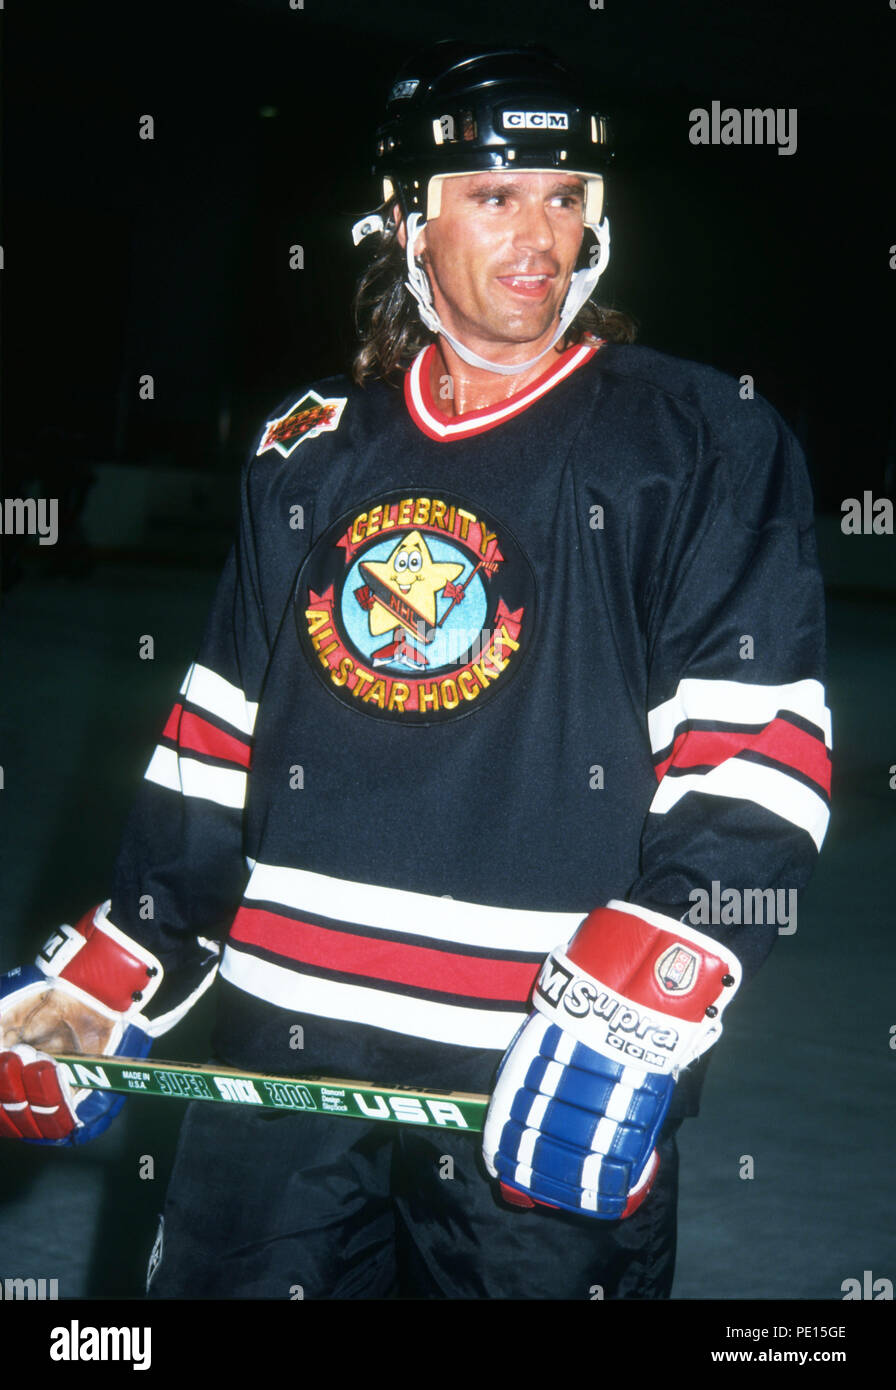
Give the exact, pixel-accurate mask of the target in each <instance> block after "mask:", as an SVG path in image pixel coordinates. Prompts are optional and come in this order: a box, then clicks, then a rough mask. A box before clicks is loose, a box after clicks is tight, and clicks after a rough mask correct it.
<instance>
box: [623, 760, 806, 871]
mask: <svg viewBox="0 0 896 1390" xmlns="http://www.w3.org/2000/svg"><path fill="white" fill-rule="evenodd" d="M688 792H705V793H706V795H707V796H731V797H735V798H737V799H738V800H740V801H753V802H755V803H756V805H757V806H763V807H764V808H765V809H766V810H767V811H772V812H774V814H775V815H776V816H781V817H782V818H783V819H784V820H789V821H790V823H791V824H792V825H798V826H799V827H800V829H801V830H805V831H806V832H807V833H808V834H809V835H811V836H812V839H813V840H814V841H815V844H816V846H817V848H818V849H821V845H822V841H823V840H824V837H825V832H826V830H827V828H828V821H829V819H830V814H831V813H830V811H829V810H828V807H827V805H826V804H825V802H824V801H823V799H822V798H821V797H820V796H819V795H818V793H817V792H814V791H812V789H811V788H810V787H806V786H804V785H803V783H802V782H797V781H796V779H795V778H793V777H791V776H790V775H789V774H788V773H786V772H779V771H778V769H777V768H773V767H765V766H764V765H763V764H762V763H753V762H748V761H747V760H746V759H743V758H729V759H728V761H727V762H724V763H721V764H720V766H719V767H714V768H713V769H712V771H711V772H693V773H690V774H688V775H686V776H683V777H664V778H663V780H662V781H661V782H660V784H659V786H658V788H657V791H656V796H655V797H654V798H653V801H652V802H651V804H650V810H651V811H652V812H653V814H654V815H659V816H662V815H665V813H666V812H667V811H670V810H671V809H672V807H673V806H675V805H676V804H677V803H678V802H679V801H680V800H681V798H682V797H683V796H686V795H687V793H688Z"/></svg>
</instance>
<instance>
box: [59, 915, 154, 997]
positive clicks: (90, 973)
mask: <svg viewBox="0 0 896 1390" xmlns="http://www.w3.org/2000/svg"><path fill="white" fill-rule="evenodd" d="M108 908H109V903H108V902H105V903H103V904H102V905H101V906H100V907H97V908H95V909H91V910H90V912H86V913H85V914H84V916H83V917H82V918H81V920H80V921H79V922H78V923H77V924H76V925H75V926H74V927H70V926H68V924H63V925H62V926H60V927H57V928H56V930H55V931H54V933H53V935H52V936H51V937H50V939H49V940H48V941H47V942H45V943H44V945H43V946H42V947H41V950H40V951H39V953H38V956H37V959H36V961H35V962H34V963H35V965H36V966H37V968H38V970H40V971H41V972H42V973H43V974H44V975H46V976H47V978H48V979H50V980H52V981H53V982H54V984H57V985H58V984H59V983H62V984H64V985H65V987H66V989H67V991H68V992H69V993H72V994H78V995H80V997H81V998H83V1000H84V1001H85V1003H88V1004H90V1005H91V1006H92V1007H94V1008H99V1009H100V1010H101V1011H102V1012H103V1013H108V1014H110V1015H111V1014H115V1015H119V1016H121V1017H122V1018H124V1019H127V1020H128V1021H137V1019H138V1015H139V1014H141V1013H142V1011H143V1009H144V1008H145V1006H146V1004H147V1003H148V1002H149V1000H150V999H151V998H152V997H153V995H154V994H155V992H156V990H157V989H158V988H159V985H160V984H161V983H162V976H163V973H164V972H163V970H162V966H161V964H160V962H159V961H158V960H157V959H156V957H155V956H154V955H153V954H152V952H150V951H147V950H146V948H145V947H143V946H141V945H140V944H139V942H136V941H134V940H133V939H132V938H131V937H129V936H126V935H125V933H124V932H123V931H120V930H119V929H118V927H116V926H115V925H114V923H112V922H110V920H109V918H108V916H107V915H106V914H107V911H108Z"/></svg>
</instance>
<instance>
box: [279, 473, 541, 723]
mask: <svg viewBox="0 0 896 1390" xmlns="http://www.w3.org/2000/svg"><path fill="white" fill-rule="evenodd" d="M294 612H295V620H296V628H297V630H298V634H299V641H300V643H301V645H302V650H303V651H304V653H305V655H306V656H307V658H308V660H309V662H310V663H311V667H312V670H314V671H315V672H316V673H317V675H318V676H319V677H320V679H321V680H322V681H323V682H324V684H325V685H326V687H327V689H328V690H330V691H331V692H332V694H334V695H335V696H336V697H337V698H338V699H339V700H341V701H342V703H343V704H346V705H350V706H351V707H352V708H354V709H358V710H361V711H363V713H364V714H369V715H371V716H373V717H374V718H377V719H391V720H396V721H399V722H401V723H406V724H407V723H410V724H431V723H435V722H438V721H441V720H444V719H456V718H458V717H460V716H462V715H465V714H470V713H472V711H473V710H475V709H481V708H482V706H483V704H485V703H486V702H487V701H489V700H490V699H492V697H493V696H495V695H496V694H499V693H500V691H502V690H504V689H506V687H507V686H508V684H509V683H510V681H511V680H512V679H513V677H514V675H515V674H516V672H517V670H518V668H519V666H520V663H521V662H522V659H523V655H524V652H525V650H526V647H527V646H528V644H529V641H530V639H531V634H532V628H533V623H534V620H535V579H534V576H533V573H532V569H531V566H530V565H529V562H528V560H527V559H526V557H525V555H524V554H523V552H522V550H521V549H520V548H519V546H518V545H517V543H516V541H515V540H514V539H513V537H512V536H511V535H510V533H509V531H508V530H507V529H506V527H504V526H502V525H501V524H500V522H498V521H496V520H495V518H494V517H492V516H489V515H488V514H487V513H485V512H483V511H482V509H481V508H478V507H475V506H473V505H471V504H469V503H467V502H465V501H463V500H462V499H461V498H459V497H456V496H454V495H453V494H448V493H443V494H441V495H440V496H437V497H433V496H424V495H423V494H422V493H421V492H419V491H416V490H413V489H409V490H407V491H403V492H389V493H384V494H382V495H380V496H378V497H375V498H373V499H372V500H371V501H368V502H365V503H363V504H362V505H361V506H359V507H358V508H356V509H355V510H354V511H352V512H349V513H347V514H346V515H345V516H343V517H342V518H341V519H340V520H339V521H337V522H336V523H335V524H334V525H333V526H331V527H330V529H329V530H328V531H327V532H326V533H325V534H324V535H323V536H322V537H321V538H320V539H319V540H318V542H317V543H316V545H315V546H314V547H313V549H312V550H311V553H310V554H309V556H308V558H307V559H306V561H305V563H304V565H303V566H302V569H301V570H300V572H299V577H298V581H297V584H296V593H295V603H294Z"/></svg>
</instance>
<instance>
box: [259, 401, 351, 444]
mask: <svg viewBox="0 0 896 1390" xmlns="http://www.w3.org/2000/svg"><path fill="white" fill-rule="evenodd" d="M347 400H348V397H347V396H332V397H330V398H329V399H328V400H325V399H324V397H323V396H319V395H318V394H317V392H316V391H306V392H305V394H304V396H302V397H301V399H300V400H297V401H296V402H295V403H294V404H293V405H291V406H290V407H289V409H288V410H287V412H286V414H285V415H280V416H278V418H277V419H276V420H267V421H266V422H265V432H264V436H263V438H262V441H261V443H260V444H259V446H258V449H257V450H256V454H255V457H256V458H257V457H258V455H259V454H265V453H267V452H268V450H269V449H276V450H277V452H278V454H282V455H283V457H284V458H289V456H290V454H291V453H292V451H293V449H295V448H297V447H298V445H299V444H301V443H302V441H303V440H305V439H313V438H314V436H315V435H317V434H323V433H324V431H325V430H335V429H336V427H337V426H338V424H339V421H340V418H341V416H342V412H343V410H344V409H345V405H346V401H347Z"/></svg>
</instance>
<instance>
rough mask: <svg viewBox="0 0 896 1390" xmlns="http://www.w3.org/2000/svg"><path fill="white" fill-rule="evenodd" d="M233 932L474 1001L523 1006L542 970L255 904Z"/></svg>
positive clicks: (279, 949)
mask: <svg viewBox="0 0 896 1390" xmlns="http://www.w3.org/2000/svg"><path fill="white" fill-rule="evenodd" d="M230 935H231V937H232V938H233V940H234V941H237V942H240V941H241V942H244V943H245V944H246V945H248V946H261V947H263V948H264V949H265V950H267V951H272V952H274V953H275V954H276V955H279V956H282V957H284V958H285V959H286V960H293V961H298V962H300V963H301V964H303V965H312V966H314V965H316V966H322V967H326V968H329V969H331V970H339V971H344V972H346V973H348V974H352V975H356V976H361V977H367V978H369V979H372V980H384V981H385V980H388V981H391V982H393V983H395V984H403V985H409V986H411V987H412V988H417V989H426V990H432V991H435V992H437V993H442V994H451V995H461V996H466V997H467V998H470V999H495V1000H506V1001H509V1002H513V1003H520V1004H524V1003H525V1002H526V1001H527V1000H528V998H529V995H530V994H531V992H532V986H533V985H534V984H535V978H536V976H537V975H538V971H539V969H540V965H538V964H535V965H533V964H525V963H521V962H519V961H505V960H501V959H500V958H494V957H490V958H489V957H487V958H483V957H481V956H464V955H458V954H456V953H454V952H452V951H450V950H448V951H441V950H435V949H433V948H432V947H429V946H408V945H406V944H405V943H403V942H395V941H382V940H379V939H373V938H371V937H366V936H355V935H354V934H353V933H352V932H344V931H338V930H334V929H331V928H329V927H319V926H315V925H314V924H313V923H311V922H303V921H301V920H297V919H296V918H292V917H281V916H279V915H278V914H277V913H275V912H266V911H264V910H263V909H260V908H251V907H241V908H240V909H239V911H238V912H237V914H236V917H235V918H234V922H233V926H232V927H231V929H230Z"/></svg>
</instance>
